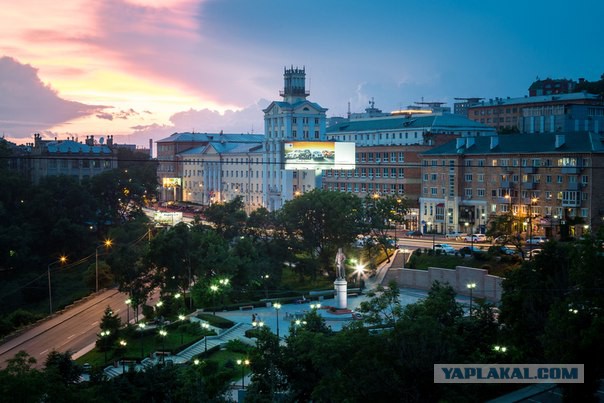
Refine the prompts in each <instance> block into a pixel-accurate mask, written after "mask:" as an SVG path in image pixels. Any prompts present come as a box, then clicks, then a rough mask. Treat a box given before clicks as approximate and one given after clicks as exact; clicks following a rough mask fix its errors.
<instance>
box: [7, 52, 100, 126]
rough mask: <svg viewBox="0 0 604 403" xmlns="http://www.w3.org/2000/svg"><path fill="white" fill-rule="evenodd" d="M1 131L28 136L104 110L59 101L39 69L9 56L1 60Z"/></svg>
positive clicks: (58, 97)
mask: <svg viewBox="0 0 604 403" xmlns="http://www.w3.org/2000/svg"><path fill="white" fill-rule="evenodd" d="M0 94H2V96H1V97H0V130H1V131H2V132H3V133H6V134H8V135H10V136H11V137H15V138H24V137H30V136H31V135H32V133H34V132H41V131H44V130H47V129H49V128H51V127H53V126H55V125H57V124H60V123H64V122H67V121H70V120H72V119H76V118H80V117H84V116H88V115H92V114H95V113H99V112H100V111H102V110H103V109H104V108H105V107H104V106H101V105H87V104H83V103H80V102H73V101H68V100H65V99H62V98H61V97H60V96H59V95H58V93H57V91H56V90H54V89H53V88H52V87H50V86H49V85H46V84H44V83H43V82H42V81H41V80H40V78H39V77H38V70H37V69H35V68H33V67H32V66H31V65H29V64H21V63H19V62H18V61H17V60H15V59H13V58H10V57H2V58H0Z"/></svg>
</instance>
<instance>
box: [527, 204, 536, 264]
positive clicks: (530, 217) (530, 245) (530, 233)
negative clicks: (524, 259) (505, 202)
mask: <svg viewBox="0 0 604 403" xmlns="http://www.w3.org/2000/svg"><path fill="white" fill-rule="evenodd" d="M537 200H538V199H537V198H536V197H533V198H532V199H531V204H529V206H528V219H529V238H528V239H529V240H530V243H529V258H530V259H532V258H533V254H532V253H531V252H532V251H533V204H535V203H536V202H537Z"/></svg>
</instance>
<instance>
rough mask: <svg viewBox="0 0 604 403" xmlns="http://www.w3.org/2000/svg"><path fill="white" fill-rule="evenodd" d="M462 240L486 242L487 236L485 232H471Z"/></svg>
mask: <svg viewBox="0 0 604 403" xmlns="http://www.w3.org/2000/svg"><path fill="white" fill-rule="evenodd" d="M463 240H464V241H465V242H486V241H487V236H486V235H485V234H472V235H467V236H466V237H465V238H464V239H463Z"/></svg>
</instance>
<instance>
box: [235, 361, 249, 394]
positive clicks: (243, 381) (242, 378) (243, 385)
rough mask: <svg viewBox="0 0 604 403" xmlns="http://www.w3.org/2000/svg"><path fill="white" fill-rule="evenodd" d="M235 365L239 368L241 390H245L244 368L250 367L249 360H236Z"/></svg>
mask: <svg viewBox="0 0 604 403" xmlns="http://www.w3.org/2000/svg"><path fill="white" fill-rule="evenodd" d="M237 365H239V366H241V389H245V367H246V366H248V365H250V360H248V359H245V360H237Z"/></svg>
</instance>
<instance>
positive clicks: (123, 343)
mask: <svg viewBox="0 0 604 403" xmlns="http://www.w3.org/2000/svg"><path fill="white" fill-rule="evenodd" d="M119 343H120V349H123V350H125V349H126V346H127V345H128V342H127V341H126V340H124V339H122V340H120V341H119ZM124 372H126V363H125V362H124V357H123V356H122V373H124Z"/></svg>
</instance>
